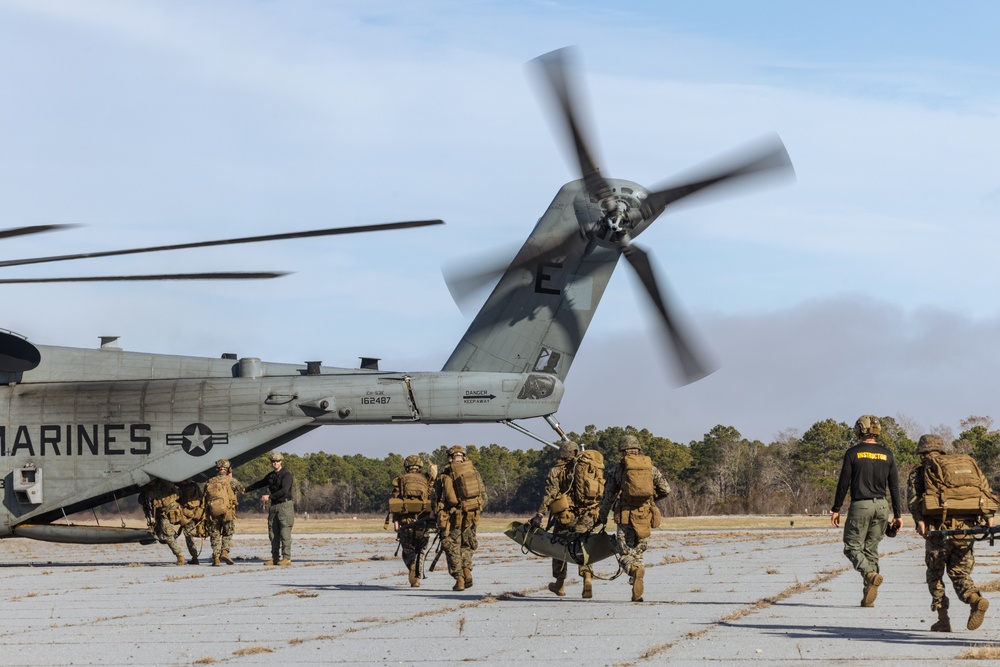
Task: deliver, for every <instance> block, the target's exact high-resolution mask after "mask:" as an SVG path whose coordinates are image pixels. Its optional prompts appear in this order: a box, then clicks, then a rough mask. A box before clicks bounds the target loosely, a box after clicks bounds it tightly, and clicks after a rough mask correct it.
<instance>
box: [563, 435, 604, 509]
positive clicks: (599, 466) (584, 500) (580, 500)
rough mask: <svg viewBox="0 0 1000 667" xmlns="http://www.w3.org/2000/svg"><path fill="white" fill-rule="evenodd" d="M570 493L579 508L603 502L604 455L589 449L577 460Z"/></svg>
mask: <svg viewBox="0 0 1000 667" xmlns="http://www.w3.org/2000/svg"><path fill="white" fill-rule="evenodd" d="M570 493H571V494H572V496H573V504H574V505H576V506H577V507H592V506H594V505H596V504H597V503H599V502H601V497H602V496H604V455H603V454H601V453H600V452H599V451H597V450H596V449H588V450H586V451H584V452H582V453H581V454H580V455H579V456H578V457H577V458H576V462H575V463H574V465H573V483H572V486H571V487H570Z"/></svg>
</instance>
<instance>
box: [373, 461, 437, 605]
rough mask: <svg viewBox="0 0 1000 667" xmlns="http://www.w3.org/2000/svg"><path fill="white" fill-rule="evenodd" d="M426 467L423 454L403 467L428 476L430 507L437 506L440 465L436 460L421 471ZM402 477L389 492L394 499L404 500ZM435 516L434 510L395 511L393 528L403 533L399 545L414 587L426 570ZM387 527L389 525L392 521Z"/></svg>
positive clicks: (418, 583)
mask: <svg viewBox="0 0 1000 667" xmlns="http://www.w3.org/2000/svg"><path fill="white" fill-rule="evenodd" d="M423 467H424V463H423V461H421V459H420V457H419V456H413V455H411V456H407V457H406V460H405V461H403V468H404V469H405V471H406V472H407V473H414V474H421V475H423V476H424V477H425V478H426V479H427V487H428V490H429V500H428V503H429V505H428V507H430V508H433V507H434V481H435V478H436V477H437V466H435V465H434V464H433V463H432V464H431V465H430V471H429V472H421V471H422V470H423ZM402 480H403V478H402V476H400V477H396V478H395V479H393V480H392V491H391V492H390V494H389V498H390V499H392V498H397V499H403V483H402ZM433 517H434V514H433V512H432V511H431V510H430V509H428V510H426V511H421V512H406V511H402V512H392V513H391V518H392V526H393V530H395V531H396V533H397V534H398V535H399V545H400V548H401V549H402V551H403V563H404V564H405V565H406V569H407V572H408V579H409V582H410V586H411V587H413V588H419V587H420V573H421V572H422V571H423V560H424V552H425V551H426V550H427V544H428V542H430V536H431V533H432V532H433V526H432V525H431V520H432V519H433ZM386 527H387V528H388V523H387V524H386Z"/></svg>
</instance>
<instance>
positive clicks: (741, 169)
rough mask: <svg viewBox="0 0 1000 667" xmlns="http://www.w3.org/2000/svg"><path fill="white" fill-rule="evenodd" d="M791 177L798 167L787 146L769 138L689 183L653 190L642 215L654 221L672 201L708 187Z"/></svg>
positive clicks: (779, 140) (774, 136)
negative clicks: (793, 161)
mask: <svg viewBox="0 0 1000 667" xmlns="http://www.w3.org/2000/svg"><path fill="white" fill-rule="evenodd" d="M765 175H769V176H788V177H792V178H794V176H795V170H794V169H793V168H792V160H791V158H789V157H788V151H786V150H785V145H784V144H783V143H782V142H781V139H780V138H779V137H778V136H777V135H773V136H771V137H768V138H766V139H765V140H762V141H760V142H758V143H757V144H756V145H753V146H751V147H749V148H747V149H744V150H743V151H740V152H738V153H735V154H731V155H730V156H728V157H727V158H725V159H724V160H721V161H717V162H716V164H715V165H713V166H711V167H708V168H705V169H704V170H703V171H702V173H701V174H700V175H699V176H698V177H695V178H694V179H693V180H690V181H688V182H686V183H682V184H680V185H673V186H670V187H666V188H662V189H660V190H657V191H655V192H651V193H650V194H649V196H648V197H647V198H646V201H645V202H644V203H643V207H642V214H643V217H644V218H645V219H647V220H652V219H654V218H656V217H657V216H658V215H660V214H661V213H663V209H665V208H666V207H667V206H669V205H670V204H673V203H674V202H677V201H680V200H681V199H683V198H685V197H688V196H690V195H693V194H695V193H696V192H700V191H702V190H705V189H707V188H711V187H716V186H721V185H731V184H735V183H737V182H739V181H742V180H744V179H746V178H747V177H750V176H765Z"/></svg>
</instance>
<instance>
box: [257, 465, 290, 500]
mask: <svg viewBox="0 0 1000 667" xmlns="http://www.w3.org/2000/svg"><path fill="white" fill-rule="evenodd" d="M265 486H266V487H267V490H268V495H270V496H271V504H272V505H273V504H275V503H280V502H282V501H285V500H291V498H292V473H291V472H289V471H288V470H285V469H284V468H282V469H281V470H278V471H274V470H272V471H271V472H269V473H267V474H266V475H265V476H264V479H262V480H260V481H259V482H255V483H253V484H251V485H250V486H248V487H247V493H249V492H250V491H256V490H257V489H262V488H264V487H265Z"/></svg>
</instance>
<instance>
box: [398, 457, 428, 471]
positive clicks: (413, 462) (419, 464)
mask: <svg viewBox="0 0 1000 667" xmlns="http://www.w3.org/2000/svg"><path fill="white" fill-rule="evenodd" d="M403 467H404V468H405V469H407V470H409V469H410V468H423V467H424V462H423V461H422V460H420V457H419V456H417V455H416V454H410V455H409V456H407V457H406V459H405V460H404V461H403Z"/></svg>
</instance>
